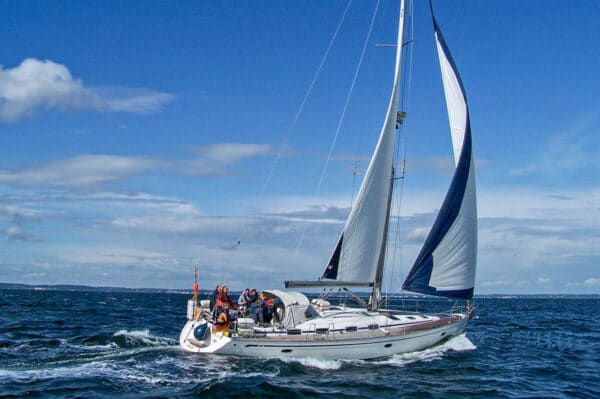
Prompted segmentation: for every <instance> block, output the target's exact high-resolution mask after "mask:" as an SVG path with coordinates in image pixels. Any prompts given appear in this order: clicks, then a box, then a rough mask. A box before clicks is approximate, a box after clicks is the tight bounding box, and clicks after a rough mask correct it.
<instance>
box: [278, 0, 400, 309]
mask: <svg viewBox="0 0 600 399" xmlns="http://www.w3.org/2000/svg"><path fill="white" fill-rule="evenodd" d="M404 20H405V0H401V2H400V15H399V23H398V41H397V44H396V59H395V69H394V85H393V89H392V93H391V96H390V100H389V103H388V107H387V113H386V116H385V119H384V122H383V126H382V128H381V132H380V134H379V139H378V141H377V145H376V147H375V150H374V152H373V156H372V158H371V161H370V162H369V166H368V168H367V170H366V172H365V176H364V178H363V181H362V184H361V186H360V189H359V191H358V194H357V196H356V201H355V203H354V205H353V207H352V209H351V210H350V214H349V215H348V219H347V220H346V223H345V225H344V228H343V230H342V233H341V235H340V238H339V239H338V241H337V244H336V245H335V247H334V250H333V253H332V255H331V257H330V259H329V262H328V263H327V265H326V267H325V271H324V273H323V275H322V276H321V278H320V279H319V281H314V282H310V281H286V282H285V286H286V287H287V288H290V287H326V286H330V287H336V286H337V287H373V291H372V295H371V298H372V299H371V301H370V302H371V303H370V305H369V308H370V309H372V310H376V309H377V308H378V306H379V302H380V300H381V285H382V279H383V269H384V263H385V250H386V241H387V234H388V227H387V225H388V222H389V218H390V211H391V197H392V189H393V180H394V178H393V164H394V148H395V143H396V137H395V135H396V130H397V128H398V125H399V121H400V118H402V117H403V116H401V115H400V114H399V113H398V103H399V100H398V99H399V93H400V73H401V61H402V47H403V46H402V44H403V37H404Z"/></svg>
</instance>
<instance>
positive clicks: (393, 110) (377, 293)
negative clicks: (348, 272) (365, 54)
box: [369, 0, 406, 310]
mask: <svg viewBox="0 0 600 399" xmlns="http://www.w3.org/2000/svg"><path fill="white" fill-rule="evenodd" d="M405 14H406V9H405V0H401V1H400V18H399V23H398V42H397V44H396V66H395V68H394V89H393V91H392V98H391V100H390V107H389V109H388V115H387V118H386V119H387V123H389V122H390V121H391V120H390V119H391V117H392V114H393V116H394V120H395V121H394V122H395V124H396V125H395V127H396V130H397V129H398V123H399V122H400V120H399V112H398V102H399V97H400V82H401V80H400V78H401V73H402V49H403V48H404V19H405ZM394 143H395V140H394ZM390 167H391V168H392V174H391V179H390V191H389V196H388V202H387V212H386V218H385V227H384V232H383V240H382V242H381V250H380V253H379V259H378V261H377V269H376V272H375V282H374V284H373V291H372V292H371V299H370V301H369V309H371V310H377V309H378V308H379V304H380V303H381V285H382V281H383V269H384V267H385V255H386V247H387V239H388V227H389V222H390V213H391V210H392V196H393V192H394V166H393V162H392V165H390Z"/></svg>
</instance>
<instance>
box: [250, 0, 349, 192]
mask: <svg viewBox="0 0 600 399" xmlns="http://www.w3.org/2000/svg"><path fill="white" fill-rule="evenodd" d="M351 4H352V0H349V1H348V4H347V5H346V9H345V10H344V13H343V14H342V17H341V18H340V21H339V22H338V25H337V28H336V29H335V32H334V33H333V36H332V37H331V40H329V45H328V46H327V49H326V50H325V53H324V54H323V56H322V57H321V62H320V64H319V66H318V67H317V70H316V71H315V74H314V76H313V78H312V81H311V82H310V85H309V86H308V89H307V90H306V93H305V94H304V98H303V99H302V103H301V104H300V107H299V108H298V112H296V116H295V117H294V119H293V120H292V123H291V125H290V127H289V129H288V132H287V135H286V137H285V140H284V141H283V142H282V143H281V145H280V146H279V150H278V152H277V156H276V157H275V159H274V160H273V165H272V166H271V170H270V171H269V174H268V175H267V178H266V180H265V183H264V184H263V187H262V190H261V192H260V195H261V196H262V195H263V194H264V193H265V191H266V189H267V186H268V185H269V183H270V182H271V179H272V177H273V173H275V169H276V167H277V164H278V163H279V160H280V159H281V157H282V156H283V151H284V150H285V148H287V145H288V143H289V141H290V138H291V137H292V133H293V132H294V129H295V127H296V123H297V122H298V119H300V115H301V114H302V112H303V111H304V106H305V105H306V101H307V100H308V97H309V96H310V95H311V93H312V90H313V87H314V86H315V83H316V82H317V79H318V78H319V75H320V74H321V70H322V69H323V65H325V61H326V59H327V56H328V55H329V51H330V50H331V47H333V43H334V42H335V39H336V38H337V35H338V33H339V31H340V29H341V27H342V24H343V23H344V20H345V19H346V14H348V10H349V9H350V5H351Z"/></svg>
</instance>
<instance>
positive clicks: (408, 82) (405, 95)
mask: <svg viewBox="0 0 600 399" xmlns="http://www.w3.org/2000/svg"><path fill="white" fill-rule="evenodd" d="M413 5H414V4H413V1H412V0H411V1H410V4H409V15H410V20H409V21H410V23H409V29H410V37H409V40H408V41H407V43H410V44H409V45H408V57H406V58H405V60H406V61H405V65H404V68H405V69H404V70H405V71H407V73H406V74H405V75H404V84H403V85H402V96H401V98H400V108H401V109H402V110H403V111H405V110H406V109H408V106H409V101H410V91H411V86H412V65H413V43H414V41H413V40H414V12H413ZM399 45H400V43H399ZM403 127H404V124H401V125H400V129H399V130H398V136H399V145H398V146H397V147H396V164H397V163H398V160H399V158H400V155H401V156H402V169H401V173H400V176H399V180H400V187H398V188H397V191H398V195H397V196H396V202H397V205H396V209H397V216H396V227H395V234H394V249H393V252H392V267H391V270H390V276H389V278H388V280H387V284H386V285H387V288H386V290H385V291H386V294H385V299H384V304H385V307H388V305H389V293H390V290H391V285H392V282H393V280H394V272H395V269H396V260H397V259H398V257H401V256H402V247H401V244H400V234H399V231H400V215H401V206H402V196H403V193H404V180H405V179H404V178H405V176H406V139H407V136H408V134H407V132H406V129H404V128H403ZM399 262H400V273H401V274H403V270H402V265H403V263H402V259H400V261H399Z"/></svg>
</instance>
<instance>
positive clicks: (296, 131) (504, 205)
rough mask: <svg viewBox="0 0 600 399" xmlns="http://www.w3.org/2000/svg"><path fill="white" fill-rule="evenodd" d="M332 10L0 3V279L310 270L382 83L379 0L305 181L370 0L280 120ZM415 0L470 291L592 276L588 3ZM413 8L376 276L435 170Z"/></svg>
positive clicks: (142, 281) (581, 287) (341, 209)
mask: <svg viewBox="0 0 600 399" xmlns="http://www.w3.org/2000/svg"><path fill="white" fill-rule="evenodd" d="M347 5H348V2H347V1H332V2H320V1H301V2H288V1H282V2H216V1H215V2H176V3H172V2H150V3H143V4H142V3H134V2H125V3H117V2H108V3H91V2H59V3H56V2H25V1H23V2H4V3H2V4H0V15H1V16H2V17H1V19H2V24H0V48H2V56H1V57H0V64H1V65H2V70H0V233H1V234H0V281H3V282H22V283H32V284H42V283H48V284H58V283H73V284H90V285H113V286H129V287H164V288H181V287H188V286H191V284H192V277H193V266H194V265H198V266H199V274H200V283H201V285H202V286H203V287H206V288H208V287H212V286H214V285H216V284H217V283H220V282H225V283H228V284H229V285H230V286H231V287H232V288H233V289H241V288H244V287H245V286H255V287H257V288H267V287H271V288H280V287H281V286H282V281H283V280H284V279H288V278H294V279H312V278H316V277H318V276H319V275H320V274H321V272H322V267H323V265H324V262H326V261H327V258H328V256H329V254H330V252H331V250H332V249H333V246H334V245H335V243H336V239H337V237H338V234H339V231H340V230H341V228H342V225H343V222H344V220H345V216H346V215H347V213H348V210H349V205H350V202H351V199H352V191H353V186H354V187H355V188H354V190H356V189H357V187H358V184H359V182H358V181H356V182H353V170H354V169H355V167H357V168H358V171H359V173H358V177H359V178H360V176H361V175H360V173H361V172H364V169H365V168H366V164H367V162H368V158H369V157H370V153H371V151H372V149H373V147H374V144H375V141H376V139H377V135H378V133H379V130H380V127H381V123H382V121H383V117H384V113H385V108H386V106H387V101H388V98H389V93H390V90H391V83H392V82H391V80H392V72H393V56H394V50H393V49H391V48H386V47H383V48H382V47H376V46H375V44H376V43H393V42H394V40H395V30H396V23H397V22H396V18H397V14H398V4H396V2H392V1H383V2H382V3H381V4H380V5H379V8H378V11H377V17H376V20H375V25H374V28H373V32H372V34H371V37H370V40H369V44H368V46H367V50H366V52H365V57H364V61H363V63H362V65H361V69H360V71H359V74H358V79H357V83H356V86H355V87H354V91H353V94H352V97H351V100H350V102H349V105H348V111H347V113H346V116H345V118H344V120H343V124H342V125H341V129H340V134H339V137H338V139H337V142H336V146H335V148H334V150H333V157H332V159H331V161H330V162H329V164H328V167H327V173H326V175H325V178H324V180H323V184H322V185H321V187H320V190H319V193H318V195H315V190H316V189H317V183H318V181H319V177H320V175H321V171H322V170H323V168H324V164H325V161H326V157H327V153H328V151H329V147H330V145H331V142H332V139H333V137H334V134H335V131H336V127H337V125H338V122H339V118H340V114H341V113H342V109H343V106H344V102H345V100H346V96H347V93H348V90H349V88H350V84H351V82H352V78H353V74H354V72H355V69H356V65H357V62H358V59H359V56H360V53H361V49H362V46H363V42H364V40H365V37H366V34H367V31H368V27H369V23H370V20H371V16H372V13H373V10H374V9H375V6H376V2H375V1H354V2H352V4H351V5H350V7H349V9H348V13H347V15H346V18H345V21H344V24H343V25H342V27H341V29H340V31H339V33H338V35H337V37H336V40H335V42H334V43H333V46H332V47H331V50H330V52H329V54H328V57H327V59H326V61H325V63H324V65H323V68H322V70H321V73H320V74H319V77H318V79H317V81H316V82H315V84H314V86H313V89H312V92H311V94H310V96H308V98H307V101H306V103H305V105H304V107H303V108H302V113H301V114H300V117H299V119H298V121H297V123H295V124H294V127H293V129H291V128H290V126H292V122H293V121H294V119H295V116H296V114H297V113H298V111H299V109H300V106H301V104H302V101H303V99H304V97H305V94H306V92H307V90H308V88H309V85H310V83H311V81H312V79H313V76H314V75H315V71H316V70H317V67H318V66H319V63H320V61H321V58H322V56H323V54H324V52H325V50H326V48H327V46H328V44H329V42H330V40H331V37H332V35H333V33H334V31H335V30H336V27H337V24H338V21H339V20H340V18H341V16H342V14H343V13H344V11H345V9H346V7H347ZM434 7H435V10H436V16H437V18H438V22H439V24H440V26H441V28H442V30H443V32H444V35H445V37H446V40H447V42H448V44H449V46H450V49H451V51H452V52H453V55H454V58H455V61H456V63H457V65H458V68H459V70H460V73H461V75H462V79H463V82H464V85H465V88H466V91H467V96H468V101H469V106H470V113H471V126H472V131H473V137H474V150H475V156H476V162H477V182H478V208H479V216H480V221H479V225H480V231H479V264H478V272H477V278H476V292H477V293H599V292H600V234H599V232H600V206H599V204H600V177H599V175H600V150H599V148H600V134H599V133H600V111H599V110H600V97H599V96H598V93H600V79H599V78H598V76H597V74H598V70H599V69H600V45H598V38H599V37H600V35H599V32H600V30H599V28H598V26H597V21H598V20H600V6H599V5H598V3H597V2H596V1H576V2H564V1H563V2H561V1H545V2H537V1H529V2H523V1H485V2H483V1H467V0H465V1H453V2H443V1H436V2H435V3H434ZM414 24H415V28H414V42H413V55H414V61H413V65H412V78H411V90H410V93H409V95H408V97H406V98H405V104H406V111H407V112H408V115H409V116H408V118H407V120H406V124H405V127H404V130H403V134H404V136H403V137H404V138H405V139H404V142H405V144H406V147H405V148H406V155H407V176H406V179H405V185H404V190H403V195H402V198H401V202H397V201H396V203H395V204H396V205H395V209H394V215H395V216H398V215H400V220H399V223H398V225H399V226H400V227H399V230H398V233H397V235H396V234H392V237H391V238H390V239H391V242H390V245H389V247H390V248H392V250H393V249H394V248H395V252H390V254H389V256H388V261H389V262H388V265H389V267H388V269H387V270H388V271H389V272H388V275H387V281H388V282H389V283H388V282H386V283H385V285H384V288H388V287H389V289H390V290H392V291H397V290H398V289H399V287H400V285H401V282H402V279H403V277H404V276H405V274H406V273H407V272H408V270H409V268H410V266H411V265H412V263H411V262H412V261H413V260H414V257H415V256H416V252H417V251H418V249H419V246H420V244H421V243H422V242H423V240H424V238H425V235H426V233H427V231H428V228H429V227H430V225H431V223H432V221H433V218H434V215H435V212H436V211H437V209H438V208H439V206H440V204H441V201H442V199H443V196H444V194H445V190H446V188H447V186H448V184H449V180H450V177H451V174H452V161H451V156H452V148H451V144H450V135H449V129H448V122H447V116H446V109H445V105H444V99H443V93H442V85H441V79H440V75H439V66H438V65H437V58H436V57H437V55H436V53H435V46H434V42H433V34H432V27H431V21H430V17H429V15H428V9H427V7H426V4H425V2H422V1H417V4H416V9H415V16H414ZM394 220H395V219H394ZM301 237H303V238H302V240H301ZM396 238H398V241H397V243H396ZM300 240H301V244H300V245H299V246H298V243H299V242H300ZM238 241H240V244H239V245H238V244H237V243H238ZM297 247H298V250H296V248H297ZM394 254H395V255H394ZM392 269H393V275H392V273H391V271H392ZM388 284H389V285H388Z"/></svg>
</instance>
